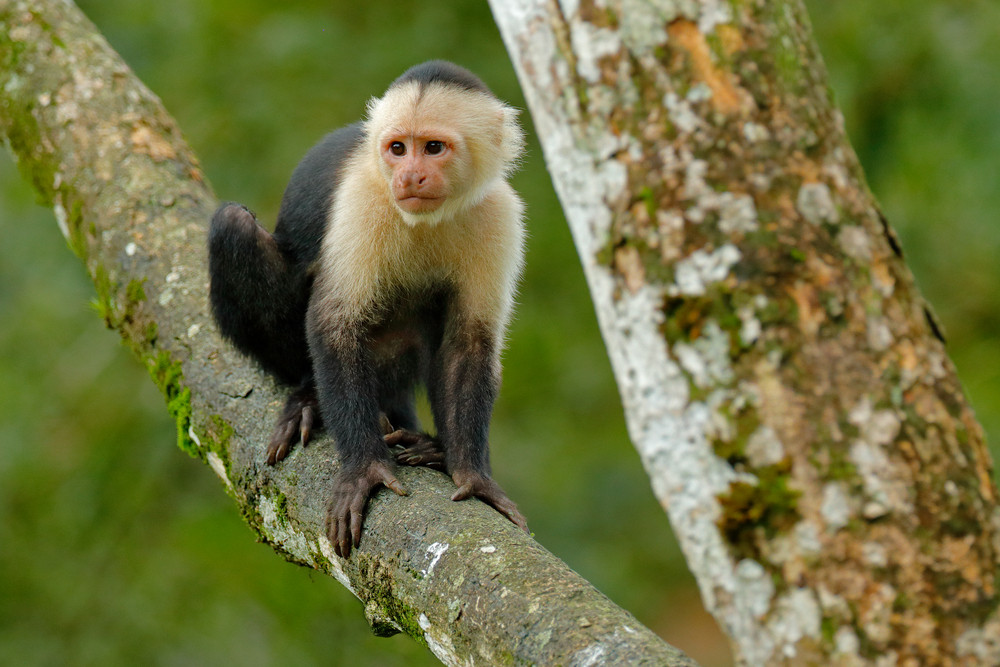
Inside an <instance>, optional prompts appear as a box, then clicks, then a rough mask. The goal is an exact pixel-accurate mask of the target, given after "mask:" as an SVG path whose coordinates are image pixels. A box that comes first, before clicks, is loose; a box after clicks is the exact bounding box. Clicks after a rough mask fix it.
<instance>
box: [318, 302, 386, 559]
mask: <svg viewBox="0 0 1000 667" xmlns="http://www.w3.org/2000/svg"><path fill="white" fill-rule="evenodd" d="M323 310H324V309H323V307H321V306H317V305H316V303H315V302H314V303H313V304H311V305H310V308H309V315H308V322H307V326H306V329H307V333H308V337H309V352H310V355H311V356H312V359H313V370H314V373H315V380H316V395H317V398H318V399H319V407H320V414H321V415H322V417H323V421H324V423H325V424H328V425H329V426H328V428H329V429H330V432H331V435H333V437H334V440H335V441H336V444H337V453H338V455H339V457H340V464H341V468H340V472H339V473H338V474H337V477H336V479H335V480H334V483H333V497H332V499H331V502H330V508H329V512H328V515H327V533H328V536H329V539H330V542H331V543H333V545H334V550H335V551H336V553H337V555H338V556H343V557H344V558H347V557H348V556H350V554H351V547H352V545H353V546H355V547H356V546H358V545H359V544H360V543H361V527H362V524H363V522H364V515H365V505H366V504H367V502H368V497H369V496H370V495H371V494H372V493H373V491H374V490H375V488H376V487H378V486H379V485H380V484H383V485H385V486H387V487H389V488H390V489H392V490H393V491H395V492H396V493H397V494H399V495H401V496H405V495H406V491H405V490H404V489H403V486H402V485H401V484H400V483H399V480H397V479H396V476H395V475H394V474H393V470H394V467H395V464H394V462H393V461H392V458H391V457H390V456H389V450H388V448H387V447H386V445H385V442H384V441H383V439H382V426H381V422H380V414H379V409H378V380H377V377H376V375H375V368H374V365H373V363H372V360H371V354H370V352H369V351H368V350H367V348H366V347H365V345H364V341H363V332H362V330H361V328H360V327H358V326H355V325H352V324H350V323H343V322H340V321H338V320H337V319H336V317H334V316H331V314H330V313H328V312H323Z"/></svg>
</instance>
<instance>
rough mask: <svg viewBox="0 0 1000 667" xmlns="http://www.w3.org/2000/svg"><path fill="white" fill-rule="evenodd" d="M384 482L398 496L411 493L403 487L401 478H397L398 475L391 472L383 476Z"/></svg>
mask: <svg viewBox="0 0 1000 667" xmlns="http://www.w3.org/2000/svg"><path fill="white" fill-rule="evenodd" d="M382 483H383V484H385V485H386V486H387V487H388V488H390V489H392V490H393V491H394V492H395V493H396V495H397V496H408V495H410V494H409V493H407V492H406V489H404V488H403V485H402V484H400V483H399V480H398V479H396V476H395V475H393V474H392V473H391V472H386V473H385V474H384V475H383V476H382Z"/></svg>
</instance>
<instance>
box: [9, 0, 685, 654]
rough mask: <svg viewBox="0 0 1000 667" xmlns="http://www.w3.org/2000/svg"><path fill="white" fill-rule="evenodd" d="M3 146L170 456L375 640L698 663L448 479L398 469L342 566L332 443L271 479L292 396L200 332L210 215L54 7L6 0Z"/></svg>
mask: <svg viewBox="0 0 1000 667" xmlns="http://www.w3.org/2000/svg"><path fill="white" fill-rule="evenodd" d="M0 131H2V133H3V135H4V136H5V138H6V142H7V144H8V146H9V148H10V149H11V151H12V152H13V154H14V155H15V157H16V159H17V160H18V164H19V167H20V170H21V172H22V174H23V175H24V176H25V178H27V179H28V180H29V181H31V182H32V184H33V185H34V187H35V189H36V190H37V191H38V193H39V195H40V197H41V198H42V200H43V201H44V202H45V203H47V204H48V205H51V206H52V207H53V208H54V209H55V213H56V218H57V220H58V222H59V225H60V228H61V229H62V231H63V233H64V235H65V236H66V238H67V240H68V241H69V244H70V246H71V247H72V248H73V250H74V251H75V252H76V253H77V254H78V255H79V257H80V259H81V260H82V261H83V262H84V264H85V265H86V268H87V271H88V272H89V274H90V275H91V277H92V278H93V280H94V284H95V286H96V289H97V297H98V303H99V307H100V310H101V312H102V314H103V316H104V318H105V320H106V322H107V324H108V326H110V327H112V328H115V329H117V330H118V331H119V332H120V333H121V335H122V337H123V339H124V340H125V342H126V343H127V344H128V345H129V346H130V347H131V349H132V350H133V352H134V353H135V355H136V356H137V358H138V359H139V360H140V361H141V363H143V364H144V365H146V367H147V368H148V369H149V372H150V374H151V376H152V377H153V379H154V381H155V382H156V383H157V384H158V385H159V386H160V388H161V389H162V390H163V392H164V395H165V396H166V399H167V404H168V408H169V410H170V412H171V413H172V415H173V416H174V417H175V418H176V421H177V437H178V444H179V445H180V447H181V448H182V449H184V450H185V451H187V452H188V453H190V454H191V455H193V456H196V457H198V458H200V459H202V460H204V461H206V462H207V463H208V464H209V465H210V466H211V467H212V469H213V470H214V471H215V472H216V473H217V474H218V476H219V477H220V478H221V479H222V481H223V482H224V484H225V488H226V490H227V491H228V493H229V494H230V495H231V496H232V497H233V498H234V499H235V500H236V502H237V504H238V506H239V509H240V511H241V512H242V514H243V516H244V517H245V519H246V520H247V523H248V524H249V526H250V527H251V529H252V530H254V531H255V532H256V533H257V534H258V535H259V536H260V538H261V539H262V540H264V541H266V542H268V543H269V544H271V545H272V546H273V547H274V549H275V550H276V551H278V552H279V553H280V554H281V555H282V556H284V557H285V558H286V559H288V560H290V561H292V562H296V563H299V564H302V565H305V566H308V567H311V568H315V569H316V570H319V571H321V572H324V573H326V574H329V575H331V576H334V577H335V578H337V579H338V580H339V581H340V582H341V583H343V584H344V586H346V587H347V588H348V589H349V590H350V591H351V592H352V593H354V594H355V595H356V596H357V597H358V598H359V599H360V600H361V601H362V603H363V604H364V610H365V614H366V616H367V617H368V619H369V621H370V622H371V624H372V627H373V629H374V631H375V632H376V633H379V634H393V633H396V632H400V631H403V632H406V633H407V634H409V635H411V636H412V637H413V638H415V639H416V640H417V641H419V642H421V643H424V644H425V645H427V646H428V647H429V648H430V649H431V650H432V651H433V652H434V654H435V655H437V656H438V657H439V658H440V659H441V660H442V661H444V662H446V663H448V664H489V665H492V664H498V663H501V664H503V663H516V664H521V663H532V664H534V663H566V664H581V665H582V664H594V663H595V662H598V661H602V662H608V663H612V664H638V663H643V662H648V663H653V664H669V665H691V664H693V663H692V662H691V661H690V660H689V659H688V658H686V657H685V656H684V655H683V654H682V653H681V652H680V651H677V650H676V649H674V648H672V647H670V646H668V645H667V644H666V643H664V642H663V641H662V640H660V639H659V638H657V637H656V636H655V635H654V634H653V633H652V632H650V631H649V630H648V629H646V628H645V627H643V626H642V625H641V624H639V623H638V622H637V621H636V620H635V618H633V617H632V616H631V615H629V614H628V613H627V612H625V611H624V610H622V609H620V608H618V607H617V606H615V605H614V604H613V603H611V602H610V601H609V600H608V599H607V598H605V597H604V596H603V595H601V594H600V593H599V592H598V591H596V590H595V589H594V588H593V587H592V586H591V585H590V584H588V583H587V582H585V581H584V580H583V579H582V578H580V577H579V576H578V575H576V574H575V573H573V572H572V571H571V570H569V569H568V568H567V567H566V566H565V565H564V564H563V563H562V562H560V561H559V560H558V559H556V558H555V557H554V556H552V555H551V554H550V553H548V552H547V551H545V550H544V549H543V548H542V547H541V546H539V545H538V544H537V543H535V542H534V541H533V540H532V539H530V538H529V537H527V536H526V535H524V534H523V533H522V532H521V531H519V530H518V529H517V528H515V527H514V526H513V525H511V524H510V523H509V522H508V521H507V520H506V519H504V518H502V517H501V516H500V515H499V514H497V513H496V512H495V511H493V510H492V509H490V508H488V507H486V506H485V505H483V504H482V503H480V502H478V501H476V502H472V501H469V502H462V503H455V502H451V501H450V500H449V497H450V494H451V493H452V492H453V485H452V484H451V482H450V481H449V480H448V479H447V478H446V477H445V476H443V475H441V474H440V473H436V472H433V471H430V470H427V469H405V470H401V471H400V479H401V481H402V482H403V484H404V485H405V486H406V487H407V488H408V489H409V491H410V496H409V497H407V498H399V497H396V496H395V494H392V493H388V492H385V491H383V492H381V493H379V494H378V495H376V496H375V497H374V498H373V499H372V501H371V502H370V506H369V515H368V519H367V522H366V526H365V532H364V537H363V540H362V544H361V548H360V549H358V550H356V551H355V552H354V553H353V554H352V557H351V558H350V559H348V560H344V559H340V558H338V557H337V556H335V555H334V554H333V550H332V548H331V545H330V543H329V541H328V540H327V539H326V537H325V530H324V516H325V511H326V502H327V497H328V487H329V484H330V481H331V479H332V477H333V475H334V474H335V472H336V469H337V462H336V458H335V455H334V448H333V443H332V442H331V441H330V440H329V438H319V439H318V440H317V441H315V442H314V443H311V444H310V445H309V447H308V448H306V449H304V450H303V449H302V448H298V449H297V450H296V451H295V452H294V453H293V454H292V455H291V456H290V457H289V459H287V460H286V461H285V462H283V463H282V464H281V465H278V466H275V467H269V466H267V465H265V462H264V450H265V443H266V442H267V440H268V436H269V434H270V429H271V426H272V422H273V420H274V419H275V417H276V415H277V413H278V411H279V410H280V407H281V404H282V398H283V397H282V395H283V394H284V392H285V390H284V389H281V388H279V387H277V386H276V385H275V384H274V383H273V382H272V381H271V380H270V379H269V378H267V377H266V376H264V375H263V374H261V373H260V372H259V371H258V370H257V369H256V368H255V367H254V366H253V365H252V364H250V363H249V362H248V361H247V360H246V359H244V358H242V357H240V356H239V355H238V354H236V353H235V352H234V351H233V350H232V349H231V348H230V347H229V346H228V345H226V344H225V343H223V341H222V340H221V339H220V337H219V335H218V332H217V331H216V329H215V327H214V325H213V324H212V322H211V320H210V318H209V317H208V312H209V309H208V304H207V284H208V278H207V273H206V264H207V262H206V259H207V258H206V249H205V248H206V227H207V222H208V219H209V217H210V215H211V212H212V211H213V209H214V208H215V206H216V204H217V201H216V199H215V196H214V195H213V194H212V191H211V189H210V187H209V186H208V184H207V183H206V180H205V177H204V175H203V173H202V171H201V168H200V167H199V165H198V161H197V159H196V158H195V156H194V155H193V154H192V152H191V151H190V149H189V148H188V147H187V145H186V144H185V143H184V141H183V139H182V137H181V133H180V131H179V129H178V128H177V126H176V124H175V123H174V121H173V120H172V119H171V118H170V117H169V116H168V115H167V113H166V112H165V111H164V109H163V108H162V106H161V104H160V102H159V100H158V99H157V98H156V97H155V96H154V95H153V94H152V93H151V92H150V91H149V90H148V89H146V88H145V87H144V86H143V85H142V84H141V82H139V81H138V80H137V79H136V78H135V77H134V76H133V74H132V73H131V72H130V71H129V69H128V68H127V67H126V65H125V64H124V63H123V62H122V61H121V60H120V58H119V57H118V56H117V54H115V53H114V52H113V51H112V49H111V48H110V46H109V45H108V44H107V43H106V41H105V40H104V39H103V38H102V37H100V35H99V34H98V33H97V31H96V29H95V28H94V27H93V25H92V24H90V22H89V21H87V20H86V18H85V17H83V15H82V14H81V13H80V12H79V10H78V9H77V8H76V7H75V6H73V5H72V3H70V2H68V1H66V0H27V1H26V0H0Z"/></svg>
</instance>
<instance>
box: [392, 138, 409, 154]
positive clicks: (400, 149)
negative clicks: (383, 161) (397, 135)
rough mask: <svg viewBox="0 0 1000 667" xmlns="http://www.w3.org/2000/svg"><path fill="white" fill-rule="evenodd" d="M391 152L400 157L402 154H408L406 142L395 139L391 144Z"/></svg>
mask: <svg viewBox="0 0 1000 667" xmlns="http://www.w3.org/2000/svg"><path fill="white" fill-rule="evenodd" d="M389 152H390V153H392V154H393V155H395V156H396V157H399V156H400V155H406V144H404V143H403V142H402V141H394V142H392V143H391V144H389Z"/></svg>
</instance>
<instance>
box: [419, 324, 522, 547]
mask: <svg viewBox="0 0 1000 667" xmlns="http://www.w3.org/2000/svg"><path fill="white" fill-rule="evenodd" d="M497 348H498V344H497V340H496V336H495V334H494V331H493V328H492V327H490V326H488V325H485V324H482V323H479V322H468V321H465V320H463V319H462V318H460V317H453V318H451V322H450V323H449V325H448V327H447V330H446V332H445V338H444V341H443V342H442V345H441V348H440V349H439V350H438V352H437V355H436V358H435V359H434V361H433V362H432V376H431V382H430V387H429V393H430V399H431V409H432V410H433V412H434V422H435V424H436V425H437V427H438V438H439V439H440V441H441V444H442V446H443V448H444V452H445V467H446V468H447V471H448V473H449V474H450V475H451V478H452V480H454V482H455V485H456V486H457V487H458V490H457V491H455V493H454V494H453V495H452V497H451V499H452V500H465V499H466V498H470V497H473V496H475V497H477V498H480V499H482V500H483V501H485V502H487V503H489V504H490V505H492V506H493V507H494V508H496V510H497V511H498V512H500V513H501V514H503V515H504V516H505V517H507V518H508V519H510V520H511V521H512V522H513V523H514V524H516V525H517V526H519V527H520V528H522V529H523V530H525V531H527V530H528V525H527V522H526V521H525V519H524V516H523V515H522V514H521V513H520V512H519V511H518V509H517V505H515V504H514V502H513V501H512V500H511V499H510V498H508V497H507V494H506V493H504V491H503V489H501V488H500V485H499V484H497V483H496V482H495V481H493V479H492V477H490V460H489V426H490V417H491V416H492V414H493V403H494V401H495V400H496V397H497V393H498V391H499V389H500V360H499V357H498V349H497Z"/></svg>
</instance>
